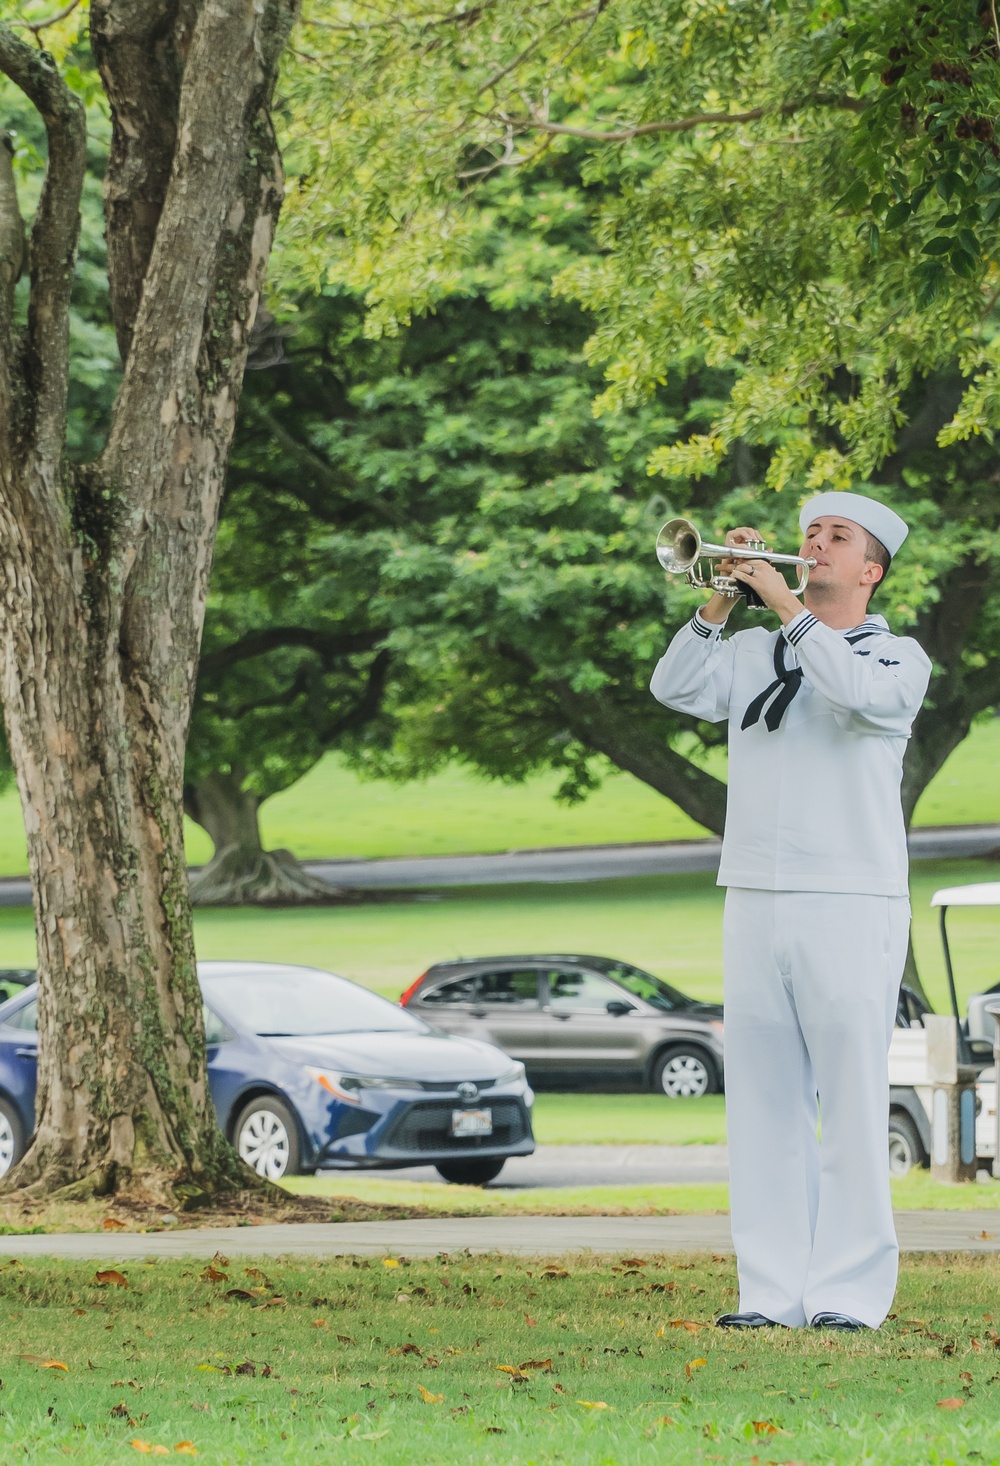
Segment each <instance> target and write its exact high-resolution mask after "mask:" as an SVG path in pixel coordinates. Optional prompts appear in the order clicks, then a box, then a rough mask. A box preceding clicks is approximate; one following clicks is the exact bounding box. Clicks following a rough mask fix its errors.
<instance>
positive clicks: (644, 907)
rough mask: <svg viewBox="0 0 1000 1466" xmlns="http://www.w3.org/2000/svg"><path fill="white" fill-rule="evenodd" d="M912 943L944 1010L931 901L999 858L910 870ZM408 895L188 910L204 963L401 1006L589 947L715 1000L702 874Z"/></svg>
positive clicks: (20, 914) (971, 977)
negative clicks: (301, 970) (480, 959)
mask: <svg viewBox="0 0 1000 1466" xmlns="http://www.w3.org/2000/svg"><path fill="white" fill-rule="evenodd" d="M912 875H913V879H912V889H913V910H914V942H915V945H916V952H917V960H918V963H919V966H920V972H921V976H922V978H923V981H924V984H925V986H926V987H927V990H928V992H929V994H930V996H931V998H932V1001H933V1003H934V1006H935V1007H936V1008H937V1009H939V1010H943V1009H944V1007H945V1005H946V1003H947V988H946V983H945V976H944V963H943V959H942V956H941V946H940V941H939V938H938V930H937V913H936V912H934V911H932V910H931V908H930V906H929V902H930V897H931V894H932V893H933V892H934V891H935V890H936V889H937V888H938V887H939V886H945V885H963V884H966V883H969V882H973V881H989V880H996V879H997V876H998V868H997V865H996V863H991V862H988V861H974V860H967V861H922V862H920V863H919V864H917V865H915V866H914V867H913V872H912ZM426 894H427V895H430V896H431V897H432V899H419V898H418V899H416V900H414V899H413V898H412V897H409V898H407V899H402V900H399V901H379V902H373V903H371V904H362V905H357V906H344V907H321V908H316V909H309V910H304V911H303V910H290V911H261V910H241V909H237V908H234V909H226V910H210V911H199V912H197V913H196V915H195V934H196V939H197V943H198V952H199V955H200V956H201V957H205V958H208V957H228V958H233V959H238V958H247V959H253V960H259V961H268V962H302V963H314V964H316V965H317V966H320V967H328V968H330V969H332V970H333V971H335V972H341V973H343V974H344V975H345V976H346V977H350V978H353V979H354V980H355V981H357V982H361V983H364V984H365V986H367V987H371V988H373V989H374V990H375V991H377V992H381V993H384V994H386V996H388V997H392V998H396V997H398V996H399V994H400V993H401V992H402V990H403V989H404V987H406V986H407V985H408V984H409V983H411V982H412V981H413V979H414V978H415V977H416V976H417V975H418V974H419V973H421V972H422V971H423V970H424V969H425V968H426V967H427V966H429V965H430V963H432V962H437V961H442V960H444V959H446V958H451V957H461V956H473V955H484V954H488V953H502V952H531V951H539V952H545V951H548V952H559V951H563V952H593V953H601V954H605V955H609V956H614V957H620V958H624V959H626V960H628V961H631V962H635V963H637V964H638V965H639V966H640V967H645V968H647V969H648V970H649V971H650V972H654V973H656V974H658V975H659V976H661V977H664V978H667V979H668V980H669V981H671V982H673V983H675V984H676V985H677V986H678V987H680V988H682V989H683V990H684V991H686V992H688V993H690V994H691V995H692V996H693V997H696V998H702V999H712V1000H718V999H719V998H721V996H722V975H721V974H722V937H721V919H722V903H723V893H722V891H721V890H720V889H719V888H718V887H717V886H716V885H715V880H714V877H713V876H712V875H709V874H695V875H672V876H644V877H638V878H635V879H631V880H619V881H594V882H586V883H581V884H578V885H559V886H555V885H535V886H492V887H476V886H470V887H450V888H448V889H445V890H442V891H440V892H436V893H426ZM949 932H950V935H951V940H952V949H953V955H954V960H955V965H956V974H957V979H958V989H959V998H960V1000H961V1001H963V1002H964V1000H965V999H966V998H968V996H969V994H971V993H974V992H981V991H983V990H985V989H986V988H988V987H990V986H991V985H992V984H993V983H995V982H996V981H998V979H1000V956H998V951H1000V909H997V908H989V907H984V908H980V909H968V910H962V911H955V912H954V913H953V914H952V917H951V919H950V923H949ZM34 960H35V938H34V927H33V921H32V914H31V911H30V910H28V909H27V908H19V907H3V908H0V967H6V966H9V967H18V966H23V965H29V964H31V963H33V962H34Z"/></svg>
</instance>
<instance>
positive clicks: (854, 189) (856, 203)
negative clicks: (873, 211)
mask: <svg viewBox="0 0 1000 1466" xmlns="http://www.w3.org/2000/svg"><path fill="white" fill-rule="evenodd" d="M867 198H868V184H867V182H866V181H865V179H864V178H855V180H854V182H853V183H852V184H851V186H850V188H849V189H847V190H846V192H845V193H843V194H841V196H840V198H839V199H838V200H837V203H836V207H837V208H838V209H847V210H848V211H849V212H850V213H852V214H853V213H854V212H855V211H856V210H857V209H860V208H861V206H862V204H864V203H865V202H866V200H867Z"/></svg>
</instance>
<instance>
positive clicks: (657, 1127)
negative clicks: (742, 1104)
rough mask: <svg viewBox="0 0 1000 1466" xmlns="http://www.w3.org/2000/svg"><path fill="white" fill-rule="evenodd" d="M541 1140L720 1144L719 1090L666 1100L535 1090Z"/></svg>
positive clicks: (653, 1096) (552, 1142) (723, 1135)
mask: <svg viewBox="0 0 1000 1466" xmlns="http://www.w3.org/2000/svg"><path fill="white" fill-rule="evenodd" d="M533 1118H534V1130H535V1139H536V1140H537V1141H538V1143H539V1145H724V1144H725V1143H726V1102H725V1099H724V1098H723V1096H722V1095H721V1094H706V1095H705V1096H703V1098H702V1099H677V1100H671V1099H667V1097H666V1095H658V1094H539V1095H536V1096H535V1109H534V1117H533Z"/></svg>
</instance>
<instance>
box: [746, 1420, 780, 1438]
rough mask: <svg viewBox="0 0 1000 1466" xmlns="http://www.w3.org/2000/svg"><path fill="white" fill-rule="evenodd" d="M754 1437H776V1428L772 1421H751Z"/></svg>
mask: <svg viewBox="0 0 1000 1466" xmlns="http://www.w3.org/2000/svg"><path fill="white" fill-rule="evenodd" d="M750 1424H751V1425H752V1426H753V1433H754V1435H777V1434H778V1427H777V1426H776V1425H775V1424H774V1421H773V1420H751V1422H750Z"/></svg>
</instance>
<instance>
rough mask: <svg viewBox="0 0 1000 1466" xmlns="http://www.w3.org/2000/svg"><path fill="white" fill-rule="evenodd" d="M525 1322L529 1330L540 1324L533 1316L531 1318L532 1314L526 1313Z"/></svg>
mask: <svg viewBox="0 0 1000 1466" xmlns="http://www.w3.org/2000/svg"><path fill="white" fill-rule="evenodd" d="M524 1321H525V1323H526V1324H527V1325H528V1328H529V1329H533V1328H534V1327H535V1326H536V1325H537V1323H538V1319H537V1318H532V1316H531V1314H530V1313H526V1314H525V1315H524Z"/></svg>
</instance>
